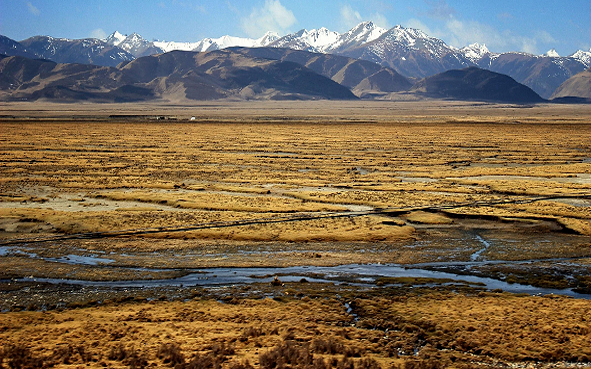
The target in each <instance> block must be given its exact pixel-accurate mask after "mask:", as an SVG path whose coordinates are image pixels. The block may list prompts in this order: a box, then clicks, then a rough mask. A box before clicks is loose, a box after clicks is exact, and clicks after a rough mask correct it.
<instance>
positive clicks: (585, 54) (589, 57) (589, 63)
mask: <svg viewBox="0 0 591 369" xmlns="http://www.w3.org/2000/svg"><path fill="white" fill-rule="evenodd" d="M570 57H571V58H574V59H577V60H578V61H580V62H581V63H583V64H585V66H586V67H587V68H590V67H591V49H589V51H583V50H579V51H577V52H576V53H574V54H572V55H571V56H570Z"/></svg>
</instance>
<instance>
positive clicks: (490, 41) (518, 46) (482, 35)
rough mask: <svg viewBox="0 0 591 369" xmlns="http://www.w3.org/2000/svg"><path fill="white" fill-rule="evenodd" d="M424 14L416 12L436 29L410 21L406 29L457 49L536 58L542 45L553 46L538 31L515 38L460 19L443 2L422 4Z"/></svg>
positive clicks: (507, 15)
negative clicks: (478, 48) (481, 46)
mask: <svg viewBox="0 0 591 369" xmlns="http://www.w3.org/2000/svg"><path fill="white" fill-rule="evenodd" d="M425 4H426V5H427V8H426V10H422V11H420V12H419V11H417V12H416V13H417V15H422V16H426V17H428V18H431V19H434V20H436V21H437V22H436V24H437V26H435V27H434V28H429V27H427V26H426V24H425V23H423V22H422V21H420V20H418V19H416V18H412V19H410V20H409V21H407V22H406V24H407V27H412V28H418V29H420V30H422V31H424V32H425V33H427V34H428V35H429V36H433V37H437V38H440V39H443V40H445V42H446V43H448V44H450V45H451V46H455V47H458V48H461V47H464V46H467V45H471V44H473V43H479V44H485V45H486V46H487V47H488V48H489V49H490V50H491V51H495V50H507V49H512V50H516V51H522V52H526V53H530V54H538V53H540V52H541V51H542V49H541V48H542V47H543V45H549V44H553V43H556V42H557V41H556V39H555V38H554V37H553V36H552V35H551V34H550V33H549V32H547V31H543V30H540V31H537V32H535V33H534V34H533V36H523V35H519V34H515V33H513V32H511V31H509V30H502V31H501V30H499V29H498V28H496V27H494V26H492V25H490V24H487V23H482V22H478V21H474V20H464V19H461V17H460V16H459V13H458V12H457V11H456V9H455V8H453V7H452V6H450V5H449V4H447V2H446V1H444V0H425ZM497 17H498V18H502V19H505V20H509V19H511V17H512V15H511V14H510V13H499V14H498V15H497Z"/></svg>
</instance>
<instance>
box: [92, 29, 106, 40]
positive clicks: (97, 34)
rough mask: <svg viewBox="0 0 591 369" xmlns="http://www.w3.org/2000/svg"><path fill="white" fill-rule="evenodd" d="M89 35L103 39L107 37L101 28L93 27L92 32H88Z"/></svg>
mask: <svg viewBox="0 0 591 369" xmlns="http://www.w3.org/2000/svg"><path fill="white" fill-rule="evenodd" d="M90 37H91V38H98V39H103V38H107V33H106V32H105V31H103V29H102V28H97V29H93V30H92V32H90Z"/></svg>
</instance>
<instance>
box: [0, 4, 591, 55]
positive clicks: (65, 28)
mask: <svg viewBox="0 0 591 369" xmlns="http://www.w3.org/2000/svg"><path fill="white" fill-rule="evenodd" d="M365 20H372V21H374V22H375V23H376V24H378V25H379V26H382V27H385V28H389V27H392V26H395V25H398V24H400V25H402V26H405V27H413V28H420V29H422V30H423V31H425V32H426V33H428V34H429V35H431V36H435V37H438V38H441V39H443V40H444V41H445V42H447V43H448V44H450V45H453V46H456V47H462V46H466V45H468V44H471V43H474V42H479V43H485V44H486V45H487V46H488V48H489V49H490V50H491V51H495V52H503V51H525V52H531V53H535V54H541V53H544V52H546V51H548V50H549V49H551V48H555V49H556V50H557V51H558V53H559V54H560V55H570V54H572V53H574V52H575V51H576V50H578V49H584V50H589V48H591V0H469V1H465V0H464V1H459V0H404V1H403V0H390V1H382V0H364V1H362V0H347V1H323V0H244V1H237V0H219V1H215V0H207V1H206V0H154V1H151V0H116V1H115V0H102V1H99V0H84V1H80V0H60V1H57V0H0V34H3V35H5V36H8V37H10V38H13V39H15V40H22V39H25V38H28V37H31V36H34V35H50V36H55V37H67V38H84V37H104V36H105V35H106V34H109V33H111V32H113V31H115V30H119V31H120V32H122V33H124V34H129V33H132V32H138V33H139V34H141V35H142V36H143V37H144V38H146V39H149V40H152V39H160V40H167V41H198V40H200V39H202V38H204V37H220V36H222V35H225V34H230V35H232V36H244V37H253V38H256V37H260V36H262V35H263V34H264V33H265V31H267V30H272V31H276V32H278V33H279V34H280V35H285V34H287V33H290V32H295V31H298V30H300V29H302V28H306V29H313V28H320V27H326V28H328V29H330V30H334V31H339V32H344V31H346V30H348V29H349V28H351V27H352V26H354V25H355V24H357V23H359V22H361V21H365Z"/></svg>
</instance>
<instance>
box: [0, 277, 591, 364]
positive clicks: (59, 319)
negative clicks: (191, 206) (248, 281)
mask: <svg viewBox="0 0 591 369" xmlns="http://www.w3.org/2000/svg"><path fill="white" fill-rule="evenodd" d="M318 287H320V286H318ZM311 288H315V286H311ZM280 290H281V289H280ZM281 291H282V293H284V295H285V296H286V297H287V298H285V299H282V302H280V301H274V300H271V299H263V300H251V299H243V300H234V301H233V303H232V304H222V303H219V302H215V301H212V300H194V301H189V302H152V303H126V304H108V305H107V306H99V307H90V308H81V309H74V310H66V311H63V312H58V311H51V312H20V313H4V314H1V315H0V327H1V328H2V329H1V330H0V338H1V339H0V341H1V342H2V346H3V347H4V348H7V352H8V353H10V350H16V349H18V348H20V349H23V348H26V349H28V350H29V353H30V354H29V358H32V357H36V358H42V359H44V360H45V362H51V361H53V360H55V362H54V364H55V365H56V366H55V367H57V368H67V367H71V366H72V365H86V366H87V367H92V368H98V367H104V366H108V367H117V368H119V367H128V366H129V365H130V364H129V361H126V356H125V355H123V357H121V356H119V355H115V354H114V353H116V352H118V350H120V348H122V349H123V351H124V352H125V353H127V355H130V354H131V352H133V351H134V350H135V351H136V353H139V354H141V356H142V357H143V358H144V359H145V360H146V361H147V364H150V365H155V366H166V364H165V361H164V360H165V357H163V356H161V354H162V352H163V347H168V348H170V346H169V345H171V344H174V346H175V347H176V348H177V349H178V350H179V351H178V352H179V353H180V354H181V355H182V356H183V357H184V359H183V361H187V362H188V361H189V360H191V359H192V358H195V357H196V356H195V355H197V354H198V355H207V354H208V353H212V354H215V355H216V356H217V355H219V356H220V357H219V359H220V360H222V363H221V364H222V367H224V368H225V367H229V366H230V364H231V363H240V362H245V361H246V360H248V361H249V363H251V364H252V365H255V367H256V366H257V365H258V364H259V363H260V362H261V358H262V357H263V355H265V354H267V353H268V352H269V351H272V350H275V349H276V348H277V347H279V346H280V345H282V344H283V343H285V342H291V344H292V345H295V347H297V348H299V349H305V350H309V354H311V355H313V356H315V357H316V358H318V357H323V358H324V359H325V360H329V361H330V360H332V358H334V359H336V360H343V358H344V357H345V358H346V357H352V360H353V361H354V362H355V363H356V364H358V363H359V360H361V358H372V359H373V360H375V362H376V363H377V365H379V367H381V368H390V367H404V365H407V367H410V365H411V364H414V365H418V366H419V367H427V366H429V367H431V366H432V365H436V367H460V368H461V367H475V366H478V365H483V366H489V365H495V366H499V365H511V364H513V363H522V365H524V364H526V363H531V364H529V365H531V366H532V367H542V365H543V364H534V363H535V362H538V363H553V362H565V361H568V362H577V361H578V362H581V363H588V362H589V360H590V359H591V351H590V347H591V346H590V339H589V337H590V332H591V325H590V323H589V320H588V316H587V315H588V311H589V309H591V306H590V302H589V301H586V300H572V299H567V298H540V297H538V298H536V297H514V296H509V295H504V294H501V295H495V294H490V295H487V294H484V295H482V296H458V295H457V294H445V293H444V294H437V293H427V294H425V295H423V296H408V297H388V296H382V297H377V298H368V297H363V296H360V297H359V298H353V299H351V300H338V299H335V298H319V299H310V298H308V297H303V298H302V299H301V300H300V299H293V298H289V297H288V296H289V294H293V293H296V294H298V293H300V291H298V288H292V287H288V288H285V289H283V290H281ZM327 293H328V292H327ZM313 294H314V293H313ZM349 298H350V297H349ZM345 302H349V303H350V304H351V307H352V308H353V311H354V312H355V314H357V317H358V320H357V321H355V320H354V317H353V316H352V315H351V314H349V313H347V311H346V307H345V306H344V303H345ZM216 347H217V348H216ZM67 348H70V351H69V352H68V350H65V351H64V349H67ZM221 348H225V349H224V352H223V353H220V350H221ZM414 352H416V353H417V354H416V355H414V354H413V353H414ZM159 353H160V355H159ZM7 356H9V355H7ZM64 359H67V360H64ZM7 360H8V358H7ZM286 360H287V357H286ZM374 365H376V364H374ZM374 367H375V366H374ZM415 367H416V366H415Z"/></svg>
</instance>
